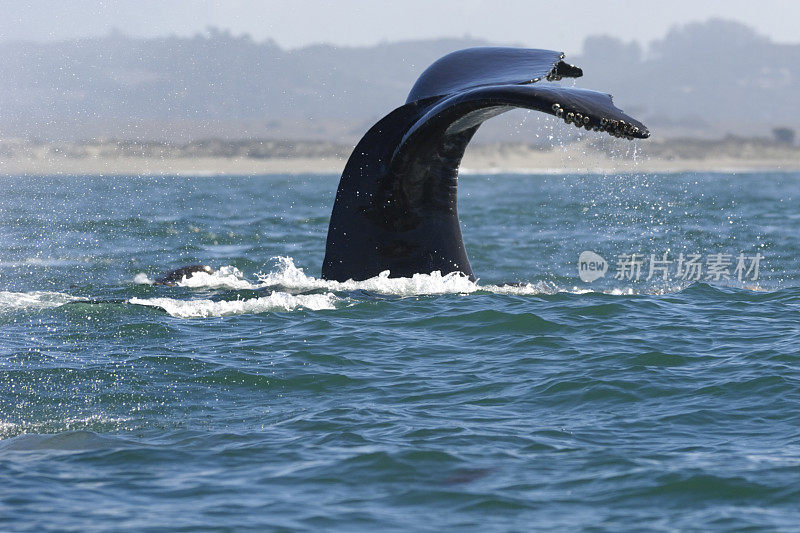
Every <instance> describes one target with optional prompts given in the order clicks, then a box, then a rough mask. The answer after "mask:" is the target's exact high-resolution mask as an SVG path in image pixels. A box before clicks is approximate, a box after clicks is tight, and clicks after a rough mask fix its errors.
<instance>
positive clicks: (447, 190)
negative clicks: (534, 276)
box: [322, 48, 650, 281]
mask: <svg viewBox="0 0 800 533" xmlns="http://www.w3.org/2000/svg"><path fill="white" fill-rule="evenodd" d="M563 58H564V54H562V53H561V52H554V51H551V50H530V49H522V48H469V49H467V50H459V51H458V52H453V53H452V54H449V55H447V56H445V57H443V58H441V59H439V60H438V61H436V62H435V63H434V64H433V65H431V66H430V67H428V69H427V70H425V72H423V73H422V75H421V76H420V77H419V79H418V80H417V82H416V83H415V84H414V87H412V89H411V92H410V93H409V95H408V99H407V100H406V103H405V104H404V105H402V106H400V107H398V108H397V109H395V110H394V111H392V112H391V113H389V114H388V115H386V116H385V117H384V118H383V119H381V120H380V121H379V122H378V123H377V124H375V125H374V126H373V127H372V128H371V129H370V130H369V131H368V132H367V133H366V134H365V135H364V137H363V138H362V139H361V141H360V142H359V143H358V146H356V148H355V150H353V153H352V155H351V156H350V159H349V160H348V162H347V166H346V167H345V169H344V173H343V174H342V179H341V181H340V182H339V189H338V191H337V193H336V201H335V203H334V206H333V213H332V214H331V221H330V226H329V227H328V241H327V245H326V249H325V259H324V261H323V264H322V277H323V278H325V279H333V280H339V281H345V280H347V279H354V280H363V279H367V278H371V277H373V276H377V275H378V274H380V273H381V272H384V271H387V270H388V271H389V273H390V275H391V276H393V277H410V276H413V275H414V274H417V273H430V272H434V271H437V270H438V271H440V272H441V273H442V274H447V273H450V272H463V273H464V274H466V275H467V276H469V277H470V278H474V276H473V273H472V268H471V267H470V264H469V260H468V259H467V253H466V250H465V249H464V243H463V242H462V239H461V228H460V225H459V221H458V210H457V202H456V196H457V186H458V166H459V164H460V162H461V157H462V156H463V155H464V150H465V149H466V148H467V144H468V143H469V141H470V139H472V136H473V135H474V134H475V132H476V131H477V129H478V127H480V125H481V124H482V123H483V122H485V121H486V120H488V119H490V118H492V117H495V116H497V115H499V114H501V113H504V112H506V111H509V110H511V109H514V108H517V107H520V108H526V109H533V110H536V111H541V112H544V113H549V114H551V115H555V116H556V117H558V118H560V119H562V120H564V122H566V123H567V124H574V125H575V126H577V127H578V128H585V129H587V130H591V131H603V132H606V133H608V134H610V135H613V136H614V137H625V138H628V139H632V138H640V139H644V138H647V137H649V135H650V134H649V132H648V131H647V128H645V126H644V125H643V124H642V123H640V122H637V121H636V120H634V119H633V118H631V117H629V116H628V115H626V114H625V113H623V112H622V111H620V110H619V109H617V108H616V107H615V106H614V105H613V103H612V102H611V95H609V94H605V93H601V92H596V91H589V90H586V89H576V88H572V87H562V86H560V85H557V84H546V83H538V82H540V81H542V80H547V81H558V80H560V79H562V78H564V77H578V76H581V75H583V71H582V70H581V69H580V68H578V67H576V66H573V65H570V64H568V63H565V62H564V61H563Z"/></svg>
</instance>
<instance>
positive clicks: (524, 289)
mask: <svg viewBox="0 0 800 533" xmlns="http://www.w3.org/2000/svg"><path fill="white" fill-rule="evenodd" d="M273 259H274V260H275V261H277V267H276V268H275V269H274V270H273V271H272V272H269V273H267V274H257V276H258V279H259V281H260V282H261V284H262V286H264V287H268V286H276V285H279V286H282V287H285V288H287V289H293V290H312V289H324V290H329V291H356V290H363V291H369V292H375V293H378V294H387V295H395V296H419V295H427V294H469V293H473V292H477V291H487V292H494V293H497V294H542V293H547V294H550V293H554V292H557V289H556V288H555V286H552V285H549V284H547V283H536V284H531V283H524V284H520V285H485V286H482V285H479V284H478V283H476V282H474V281H470V279H469V278H468V277H467V276H465V275H464V274H461V273H459V272H451V273H450V274H445V275H442V273H441V272H439V271H436V272H431V273H430V274H414V275H413V276H411V277H410V278H391V277H389V276H390V272H389V271H388V270H387V271H385V272H381V273H380V274H378V275H377V276H375V277H373V278H369V279H365V280H363V281H353V280H348V281H341V282H340V281H329V280H324V279H317V278H315V277H313V276H308V275H306V274H305V273H304V272H303V269H302V268H298V267H297V266H295V264H294V261H293V260H292V258H291V257H275V258H273Z"/></svg>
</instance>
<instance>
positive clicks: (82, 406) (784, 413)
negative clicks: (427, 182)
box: [0, 172, 800, 531]
mask: <svg viewBox="0 0 800 533" xmlns="http://www.w3.org/2000/svg"><path fill="white" fill-rule="evenodd" d="M337 181H338V176H330V175H303V176H280V175H274V176H256V177H225V178H219V177H215V178H208V177H128V178H119V177H114V178H111V177H99V176H96V177H58V178H50V177H4V178H0V190H2V191H3V192H2V196H0V228H2V230H1V231H0V530H4V531H5V530H11V531H42V530H63V531H106V530H107V531H138V530H151V531H167V530H178V531H195V530H219V531H227V530H242V531H246V530H253V531H264V530H298V531H319V530H341V531H374V530H376V529H377V528H381V529H382V530H391V531H395V530H413V531H531V530H544V531H548V530H550V531H551V530H563V529H567V530H593V531H600V530H614V531H616V530H630V529H647V530H661V531H670V530H701V531H714V530H720V531H725V530H733V529H737V530H738V529H748V528H752V529H761V528H763V529H769V530H796V529H797V528H798V527H800V505H799V504H798V503H799V502H800V265H799V261H798V259H800V174H797V173H788V172H787V173H739V174H735V175H734V174H731V173H725V172H720V173H712V174H692V173H687V174H664V175H657V174H626V175H591V174H586V175H584V174H581V175H576V174H565V175H525V174H497V175H479V174H471V175H465V176H462V177H461V184H460V199H459V206H460V212H461V220H462V223H463V226H464V239H465V243H466V247H467V251H468V253H469V255H470V258H471V261H472V266H473V269H474V271H475V273H476V276H478V278H479V280H478V282H477V283H472V282H470V281H468V280H467V279H465V278H463V277H459V276H457V275H450V276H441V275H438V274H432V275H424V276H415V277H414V278H412V279H393V278H389V277H387V276H379V277H376V278H373V279H371V280H367V281H364V282H358V283H356V282H348V283H329V282H325V281H321V280H319V279H318V277H319V269H320V264H321V261H322V257H323V253H324V243H325V235H326V231H327V222H328V216H329V214H330V209H331V206H332V202H333V197H334V193H335V190H336V185H337ZM583 252H591V254H587V255H584V256H583V257H584V259H586V261H585V262H584V270H583V271H580V270H579V257H580V256H581V253H583ZM632 254H636V255H632ZM665 254H666V255H665ZM589 260H592V261H594V264H593V265H590V264H589V262H590V261H589ZM197 262H202V263H206V264H209V265H211V266H213V267H214V268H216V269H218V271H217V273H215V274H213V275H206V274H204V275H198V276H195V277H193V278H191V279H188V280H185V281H184V282H183V283H181V284H179V286H177V287H163V286H154V285H152V283H151V282H152V280H153V279H154V278H156V277H157V275H158V274H159V273H160V272H162V271H164V270H167V269H171V268H176V267H178V266H181V265H186V264H192V263H197ZM603 267H604V268H605V273H604V275H603V276H602V277H598V278H597V279H593V280H592V281H584V280H583V279H582V277H581V276H583V277H584V278H592V277H596V276H598V275H599V274H600V273H602V270H603ZM637 269H638V270H637ZM648 278H649V279H648Z"/></svg>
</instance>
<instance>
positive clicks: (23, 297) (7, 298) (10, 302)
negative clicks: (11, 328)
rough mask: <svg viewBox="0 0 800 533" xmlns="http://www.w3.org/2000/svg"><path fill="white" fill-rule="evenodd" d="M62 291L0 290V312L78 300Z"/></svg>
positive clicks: (42, 307) (46, 306)
mask: <svg viewBox="0 0 800 533" xmlns="http://www.w3.org/2000/svg"><path fill="white" fill-rule="evenodd" d="M80 299H81V298H76V297H75V296H70V295H69V294H64V293H63V292H49V291H33V292H10V291H0V313H3V312H9V311H24V310H27V309H48V308H51V307H59V306H61V305H64V304H65V303H69V302H74V301H76V300H80Z"/></svg>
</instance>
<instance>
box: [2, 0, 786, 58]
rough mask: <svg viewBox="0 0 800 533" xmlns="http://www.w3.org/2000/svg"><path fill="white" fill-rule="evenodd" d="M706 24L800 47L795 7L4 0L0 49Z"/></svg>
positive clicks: (510, 39) (620, 32)
mask: <svg viewBox="0 0 800 533" xmlns="http://www.w3.org/2000/svg"><path fill="white" fill-rule="evenodd" d="M493 6H500V7H493ZM710 17H721V18H727V19H733V20H738V21H741V22H744V23H746V24H748V25H750V26H752V27H754V28H756V30H758V31H759V32H760V33H762V34H765V35H768V36H769V37H771V38H772V39H773V40H776V41H779V42H787V43H798V42H800V32H799V31H798V29H797V27H798V21H800V1H797V0H783V1H781V0H669V1H657V2H656V1H649V2H648V1H641V0H638V1H634V0H572V1H569V0H561V1H559V2H554V1H532V0H527V1H526V0H511V1H503V0H494V1H490V0H442V1H436V0H405V1H402V2H382V1H356V0H336V1H334V0H309V1H305V2H303V1H299V0H287V1H276V0H264V1H245V0H225V1H223V0H216V1H214V0H197V1H190V0H169V1H167V0H130V1H101V0H85V1H83V0H71V1H64V0H59V1H51V0H42V1H37V2H32V1H27V2H26V1H20V0H0V40H9V39H13V40H17V39H25V40H37V41H44V40H58V39H65V38H74V37H86V36H98V35H105V34H107V33H109V32H110V31H111V30H112V29H114V28H117V29H119V30H121V31H122V32H124V33H126V34H129V35H133V36H140V37H142V36H143V37H153V36H159V35H167V34H177V35H192V34H195V33H197V32H202V31H204V30H205V28H207V27H208V26H216V27H219V28H222V29H229V30H231V31H232V32H233V33H234V34H242V33H249V34H250V35H252V36H253V38H255V39H256V40H263V39H267V38H269V39H273V40H275V41H277V42H278V44H280V45H281V46H283V47H288V48H295V47H300V46H304V45H307V44H312V43H319V42H326V43H332V44H337V45H365V44H367V45H368V44H374V43H377V42H380V41H397V40H403V39H420V38H431V37H447V36H449V37H456V36H458V37H460V36H464V35H471V36H473V37H482V38H485V39H487V40H490V41H495V42H501V43H518V44H523V45H528V46H532V47H541V48H557V49H561V50H565V51H573V53H574V52H576V51H579V50H580V49H581V45H582V43H583V39H584V38H585V37H586V36H588V35H597V34H609V35H614V36H617V37H620V38H623V39H626V40H637V41H639V42H641V43H647V42H649V41H651V40H653V39H655V38H660V37H662V36H663V35H664V34H665V33H666V32H667V30H669V28H670V27H672V26H674V25H676V24H683V23H686V22H692V21H703V20H706V19H708V18H710Z"/></svg>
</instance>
